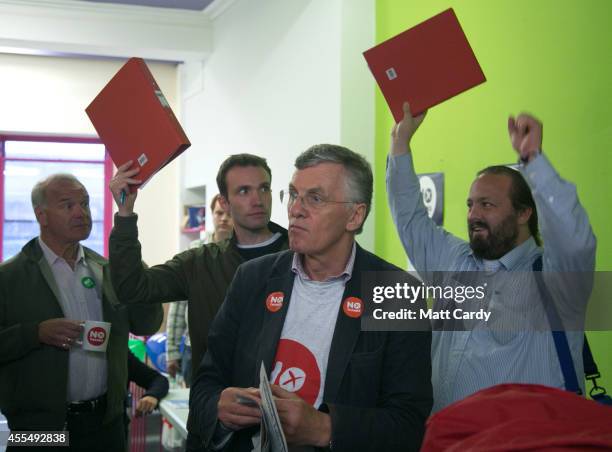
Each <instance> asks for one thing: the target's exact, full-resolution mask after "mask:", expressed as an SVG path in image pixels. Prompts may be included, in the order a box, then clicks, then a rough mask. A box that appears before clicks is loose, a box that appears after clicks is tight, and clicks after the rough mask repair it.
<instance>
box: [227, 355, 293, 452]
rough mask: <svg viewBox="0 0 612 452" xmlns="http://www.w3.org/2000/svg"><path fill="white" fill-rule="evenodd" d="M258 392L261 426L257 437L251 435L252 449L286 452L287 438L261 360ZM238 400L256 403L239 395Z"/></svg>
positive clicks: (247, 403)
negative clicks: (259, 396)
mask: <svg viewBox="0 0 612 452" xmlns="http://www.w3.org/2000/svg"><path fill="white" fill-rule="evenodd" d="M259 392H260V395H261V427H260V432H259V437H257V436H254V437H253V447H254V449H253V451H254V452H288V451H289V448H288V447H287V440H286V439H285V434H284V433H283V427H282V425H281V422H280V418H279V417H278V411H277V410H276V405H275V404H274V398H273V396H272V389H271V388H270V381H269V380H268V374H267V372H266V366H265V365H264V363H263V362H262V363H261V367H260V369H259ZM243 399H244V400H243ZM238 402H239V403H244V405H249V406H253V405H252V404H253V403H254V404H255V405H256V404H257V403H256V402H254V401H253V400H252V399H249V398H247V397H240V396H239V397H238Z"/></svg>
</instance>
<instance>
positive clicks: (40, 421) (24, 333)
mask: <svg viewBox="0 0 612 452" xmlns="http://www.w3.org/2000/svg"><path fill="white" fill-rule="evenodd" d="M83 249H84V253H85V259H86V260H87V263H88V265H89V266H90V268H91V269H92V270H93V273H94V279H95V280H96V281H97V282H98V284H100V283H101V284H102V293H103V297H102V298H103V299H102V312H103V317H104V321H106V322H110V323H111V324H112V326H111V333H110V337H109V342H108V346H107V350H106V359H107V366H108V381H107V410H106V414H105V417H104V422H109V421H111V420H113V419H115V418H116V417H117V416H119V415H122V414H123V410H124V398H125V388H126V385H127V351H128V344H127V342H128V332H130V331H131V332H132V333H134V334H137V335H145V334H152V333H155V332H156V331H157V330H158V328H159V326H160V324H161V322H162V318H163V311H162V309H161V307H159V306H155V307H153V306H143V305H141V306H130V307H126V306H124V305H121V304H120V303H119V301H118V300H117V297H116V295H115V293H114V292H113V290H112V285H111V282H110V274H109V267H108V263H107V261H106V260H105V259H104V258H103V257H102V256H100V255H98V254H97V253H95V252H94V251H92V250H90V249H88V248H85V247H84V248H83ZM58 298H59V291H58V288H57V285H56V283H55V280H54V278H53V273H52V272H51V268H50V267H49V265H48V263H47V261H46V259H45V257H44V255H43V252H42V250H41V248H40V245H39V244H38V240H37V239H33V240H31V241H30V242H28V243H27V244H26V245H25V246H24V247H23V249H22V250H21V252H20V253H19V254H18V255H17V256H15V257H13V258H12V259H10V260H9V261H7V262H5V263H3V264H2V265H0V410H1V411H2V413H3V414H4V415H5V416H6V417H7V419H8V423H9V427H10V428H11V430H26V429H29V430H61V429H62V427H63V425H64V421H65V419H66V393H67V389H68V388H67V383H68V354H69V353H68V352H67V351H65V350H61V349H59V348H57V347H52V346H50V345H46V344H41V343H40V342H39V341H38V324H39V323H40V322H42V321H44V320H48V319H53V318H59V317H64V313H63V312H62V309H61V307H60V304H59V301H58Z"/></svg>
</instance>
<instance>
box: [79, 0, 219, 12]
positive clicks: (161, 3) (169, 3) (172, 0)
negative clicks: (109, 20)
mask: <svg viewBox="0 0 612 452" xmlns="http://www.w3.org/2000/svg"><path fill="white" fill-rule="evenodd" d="M82 1H87V2H93V3H115V4H121V5H138V6H153V7H157V8H174V9H186V10H192V11H202V10H204V9H205V8H206V7H207V6H208V5H210V4H211V3H212V2H213V1H214V0H82Z"/></svg>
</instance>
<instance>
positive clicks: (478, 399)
mask: <svg viewBox="0 0 612 452" xmlns="http://www.w3.org/2000/svg"><path fill="white" fill-rule="evenodd" d="M421 450H422V451H424V452H435V451H445V452H448V451H462V452H465V451H491V452H498V451H535V450H537V451H563V450H567V451H569V450H572V451H601V450H612V409H611V408H610V407H607V406H605V405H600V404H598V403H595V402H593V401H591V400H586V399H585V398H583V397H580V396H578V395H576V394H573V393H570V392H568V391H562V390H560V389H556V388H551V387H548V386H541V385H530V384H502V385H497V386H493V387H491V388H487V389H483V390H482V391H478V392H477V393H475V394H473V395H471V396H469V397H467V398H465V399H463V400H460V401H458V402H455V403H453V404H452V405H449V406H447V407H446V408H444V409H443V410H441V411H439V412H437V413H436V414H434V415H432V416H431V417H430V418H429V420H428V421H427V432H426V434H425V440H424V441H423V447H422V449H421Z"/></svg>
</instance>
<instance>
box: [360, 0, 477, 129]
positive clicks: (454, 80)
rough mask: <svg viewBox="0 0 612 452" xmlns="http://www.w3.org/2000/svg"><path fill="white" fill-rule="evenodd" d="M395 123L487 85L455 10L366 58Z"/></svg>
mask: <svg viewBox="0 0 612 452" xmlns="http://www.w3.org/2000/svg"><path fill="white" fill-rule="evenodd" d="M363 56H364V57H365V59H366V61H367V63H368V66H369V67H370V70H371V71H372V74H373V75H374V78H375V79H376V82H377V83H378V86H379V87H380V90H381V91H382V94H383V96H384V97H385V100H386V101H387V104H388V105H389V108H390V109H391V113H393V117H394V118H395V121H396V122H399V121H401V119H402V118H403V117H404V114H403V111H402V104H403V103H404V101H408V102H410V109H411V111H412V114H413V116H417V115H419V114H421V113H423V112H424V111H425V110H427V109H428V108H430V107H432V106H434V105H437V104H439V103H441V102H443V101H445V100H447V99H450V98H451V97H453V96H456V95H457V94H459V93H461V92H463V91H466V90H468V89H470V88H472V87H474V86H476V85H479V84H480V83H483V82H485V81H486V78H485V76H484V73H483V72H482V69H481V68H480V65H479V64H478V61H477V60H476V56H475V55H474V52H473V51H472V48H471V47H470V44H469V43H468V41H467V38H466V37H465V34H464V33H463V30H462V29H461V25H459V21H458V20H457V16H456V15H455V12H454V11H453V10H452V8H451V9H447V10H446V11H444V12H442V13H440V14H438V15H437V16H434V17H432V18H430V19H427V20H426V21H425V22H422V23H420V24H418V25H416V26H415V27H413V28H410V29H408V30H406V31H404V32H403V33H400V34H399V35H397V36H394V37H393V38H391V39H388V40H387V41H385V42H383V43H381V44H379V45H377V46H375V47H372V48H371V49H369V50H366V51H365V52H364V53H363Z"/></svg>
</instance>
